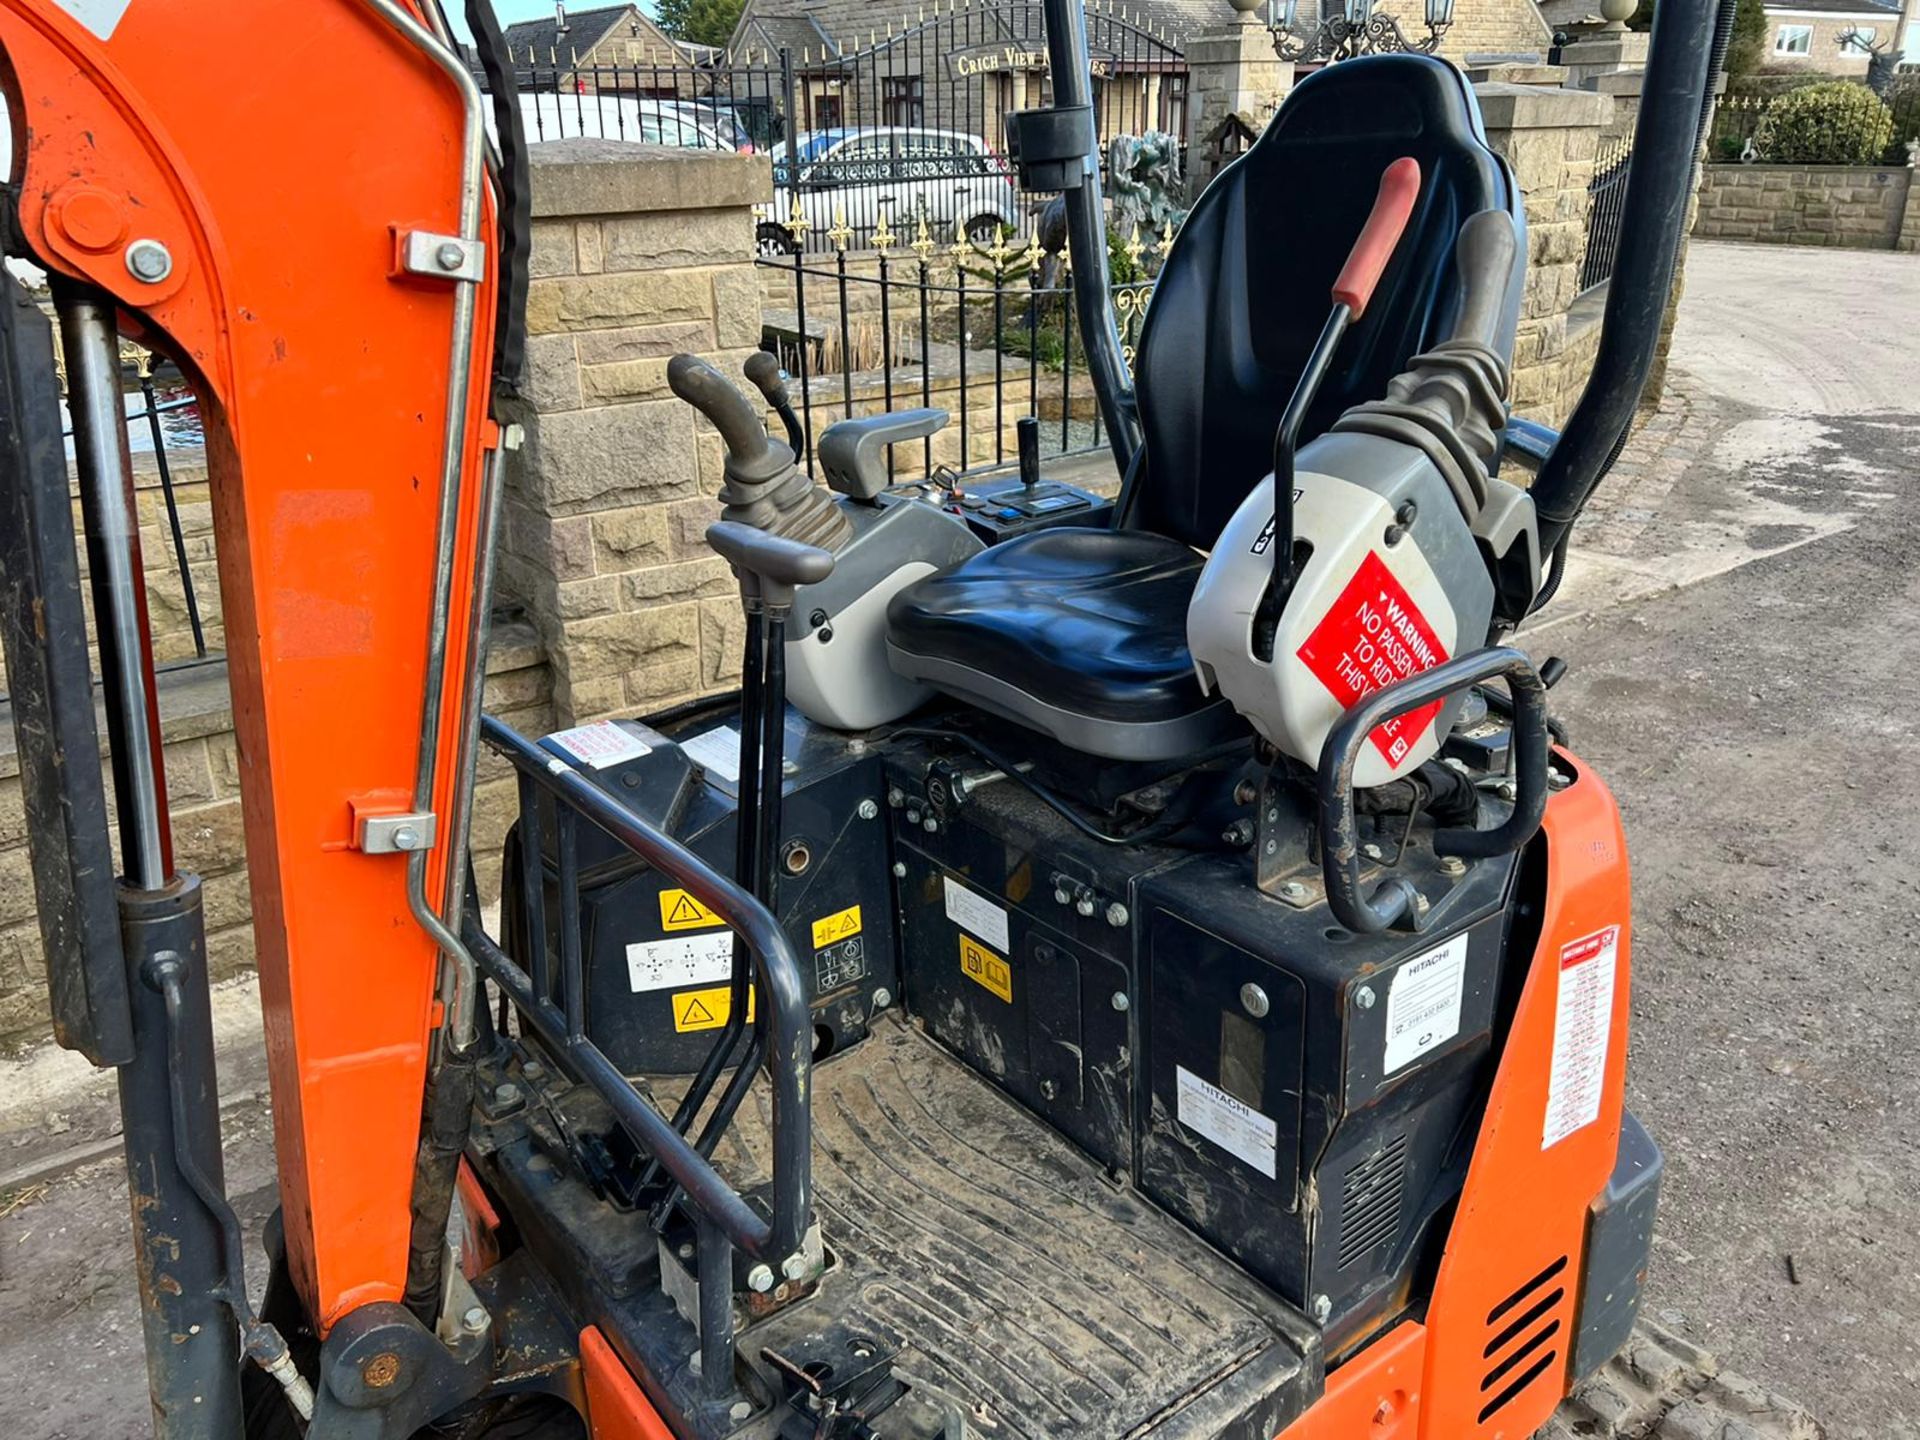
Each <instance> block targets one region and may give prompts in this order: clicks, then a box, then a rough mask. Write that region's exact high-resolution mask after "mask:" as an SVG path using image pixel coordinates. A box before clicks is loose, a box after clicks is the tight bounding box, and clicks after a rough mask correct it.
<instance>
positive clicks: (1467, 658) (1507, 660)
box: [1318, 646, 1548, 935]
mask: <svg viewBox="0 0 1920 1440" xmlns="http://www.w3.org/2000/svg"><path fill="white" fill-rule="evenodd" d="M1490 680H1505V681H1506V682H1507V689H1508V691H1509V692H1510V693H1511V694H1512V696H1513V746H1514V801H1513V813H1512V814H1511V815H1509V816H1508V817H1507V819H1506V820H1505V821H1504V822H1502V823H1501V824H1499V825H1497V826H1495V827H1494V828H1493V829H1491V830H1475V829H1472V828H1462V829H1449V830H1441V831H1438V832H1437V833H1436V834H1435V835H1434V837H1433V848H1434V852H1435V853H1436V854H1439V855H1457V856H1461V857H1466V858H1475V859H1479V858H1484V857H1486V856H1490V855H1506V854H1510V853H1512V852H1513V851H1515V850H1518V849H1519V848H1520V847H1521V846H1523V845H1525V844H1526V843H1527V842H1528V841H1529V840H1531V839H1532V838H1533V837H1534V834H1535V832H1537V831H1538V830H1539V829H1540V821H1541V819H1542V818H1543V817H1544V816H1545V815H1546V813H1547V750H1548V735H1547V687H1546V685H1545V683H1544V682H1542V680H1541V679H1540V676H1539V673H1538V672H1537V671H1535V670H1534V668H1533V662H1532V661H1531V660H1529V659H1528V658H1527V657H1526V656H1525V655H1524V654H1522V653H1521V652H1520V651H1518V650H1515V649H1512V648H1511V647H1508V646H1496V647H1493V648H1490V649H1486V650H1475V651H1473V652H1471V653H1470V654H1466V655H1461V656H1458V657H1457V658H1455V659H1452V660H1449V661H1447V662H1446V663H1444V664H1441V665H1436V666H1434V667H1433V668H1432V669H1431V670H1423V671H1421V672H1420V673H1419V674H1418V675H1411V676H1408V677H1407V678H1406V679H1405V680H1401V681H1399V682H1397V683H1395V684H1392V685H1388V686H1386V687H1385V688H1384V689H1380V690H1376V691H1374V692H1373V693H1372V694H1371V695H1369V696H1367V697H1366V698H1365V699H1363V700H1361V701H1360V702H1359V703H1358V704H1356V705H1355V706H1354V707H1353V708H1352V709H1351V710H1349V711H1347V713H1346V714H1345V715H1344V716H1343V717H1341V720H1340V723H1339V724H1337V725H1335V726H1334V727H1333V730H1332V732H1331V733H1330V734H1329V735H1328V736H1327V742H1326V744H1325V745H1323V746H1322V747H1321V749H1320V771H1319V776H1318V788H1319V799H1320V867H1321V873H1322V875H1323V876H1324V878H1325V880H1326V885H1327V904H1328V906H1329V907H1330V908H1331V909H1332V910H1333V913H1334V917H1335V918H1336V919H1338V920H1339V922H1340V923H1341V924H1342V925H1344V926H1346V927H1347V929H1349V930H1352V931H1354V932H1355V933H1356V934H1360V935H1378V934H1380V933H1382V932H1383V931H1386V930H1390V929H1392V928H1393V927H1394V926H1395V925H1404V926H1407V927H1409V928H1411V929H1415V930H1418V929H1419V928H1420V926H1421V924H1422V922H1423V919H1424V916H1423V908H1424V907H1422V906H1421V905H1420V904H1419V903H1418V896H1419V892H1418V891H1417V890H1416V889H1415V888H1414V885H1413V882H1412V881H1410V880H1406V879H1404V878H1402V877H1399V876H1395V877H1393V878H1391V879H1389V880H1387V881H1386V882H1385V883H1384V884H1382V885H1381V886H1380V888H1379V889H1377V890H1376V891H1374V893H1373V894H1372V895H1371V896H1364V895H1362V894H1361V893H1360V833H1359V821H1358V819H1357V818H1356V816H1355V813H1354V804H1353V775H1354V771H1355V769H1356V768H1357V767H1358V766H1359V764H1360V757H1361V755H1362V754H1363V753H1364V747H1365V746H1366V744H1367V743H1368V740H1369V739H1370V737H1371V736H1372V735H1373V732H1374V731H1375V730H1377V729H1379V728H1380V726H1381V725H1383V724H1385V723H1386V722H1387V721H1389V720H1391V719H1393V718H1394V717H1395V716H1398V715H1405V714H1406V713H1407V712H1408V711H1410V710H1418V709H1419V708H1420V707H1421V706H1422V705H1431V704H1432V703H1433V702H1434V701H1436V700H1443V699H1445V698H1446V697H1447V696H1449V695H1453V694H1457V693H1458V692H1460V691H1462V690H1465V689H1467V688H1468V687H1469V686H1473V685H1484V684H1485V683H1487V682H1488V681H1490Z"/></svg>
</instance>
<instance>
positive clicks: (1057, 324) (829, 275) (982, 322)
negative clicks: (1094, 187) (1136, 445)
mask: <svg viewBox="0 0 1920 1440" xmlns="http://www.w3.org/2000/svg"><path fill="white" fill-rule="evenodd" d="M788 228H789V230H790V231H791V233H792V238H793V242H794V243H793V244H792V246H791V253H788V254H785V255H782V256H778V257H773V258H768V257H763V258H762V259H761V261H760V265H761V267H762V270H763V272H764V273H765V274H766V275H767V276H768V277H769V279H770V280H774V281H777V282H781V283H783V284H784V286H785V287H788V289H790V293H791V297H792V306H791V308H788V307H787V306H786V305H785V304H784V303H783V301H784V300H785V298H786V297H785V295H784V294H780V293H776V294H775V295H774V296H773V297H772V298H770V300H769V303H768V305H767V307H766V309H765V311H764V312H763V317H762V324H763V332H762V333H763V340H762V343H763V345H764V346H765V347H766V348H767V349H769V350H771V351H773V352H774V354H776V355H777V356H778V357H779V359H780V362H781V364H782V366H783V367H784V368H785V369H786V370H787V371H788V372H789V373H790V374H791V375H792V376H793V377H794V381H795V384H794V387H793V388H794V389H796V390H797V391H798V394H799V400H800V410H801V417H802V421H803V423H804V426H805V429H806V432H807V436H808V439H809V449H810V451H811V442H812V441H813V440H814V439H817V437H818V434H819V432H820V430H821V428H823V427H824V426H827V425H831V424H832V423H833V422H834V421H836V420H841V419H850V418H852V417H854V416H857V415H869V414H877V413H880V412H881V411H884V410H892V409H895V408H896V407H898V406H900V405H920V406H938V407H940V408H943V409H946V410H948V411H949V412H951V413H952V415H953V420H952V423H951V425H950V427H949V429H950V431H951V434H952V440H950V441H949V440H942V439H937V438H928V439H926V440H924V441H922V442H921V452H920V456H919V459H920V467H919V470H918V474H931V473H933V472H934V471H935V470H936V469H939V468H945V469H950V470H952V471H954V472H955V473H957V474H961V475H964V474H966V473H967V472H969V471H972V470H981V469H991V468H995V467H999V466H1003V465H1005V464H1007V463H1009V462H1010V461H1011V460H1012V458H1013V425H1014V422H1015V421H1017V420H1019V419H1020V418H1022V417H1024V416H1027V415H1033V416H1036V417H1038V418H1039V419H1040V420H1041V422H1042V426H1041V434H1042V454H1043V456H1062V455H1078V454H1082V453H1092V452H1096V451H1099V450H1101V449H1103V448H1104V446H1105V443H1106V442H1105V438H1104V435H1103V433H1102V422H1101V418H1100V409H1099V405H1098V403H1097V401H1096V399H1095V396H1094V393H1093V388H1092V383H1091V381H1090V380H1089V378H1088V376H1087V370H1086V360H1085V354H1084V351H1083V349H1082V346H1081V341H1080V337H1079V336H1078V335H1077V334H1076V333H1075V312H1074V293H1075V291H1074V287H1075V284H1076V281H1075V279H1074V275H1073V271H1072V267H1071V264H1070V262H1069V259H1068V256H1067V254H1066V251H1065V248H1064V235H1060V234H1056V235H1053V236H1052V237H1048V236H1047V234H1046V230H1047V227H1046V226H1044V225H1040V226H1036V227H1035V228H1034V229H1032V230H1030V231H1028V232H1027V234H1026V235H1025V237H1024V238H1022V237H1020V236H1017V235H1013V234H1009V233H1007V232H1005V231H1001V232H999V233H997V234H995V235H994V236H993V237H992V238H991V240H990V241H988V242H987V243H984V244H983V243H980V242H979V241H976V240H975V239H974V238H973V237H971V236H969V235H968V234H967V232H966V230H965V227H963V226H956V227H955V229H954V232H953V233H952V234H951V235H950V236H939V235H937V234H936V233H935V231H934V229H933V227H932V226H931V225H929V224H928V223H926V222H925V221H924V220H921V221H918V222H916V223H915V224H914V226H913V228H912V230H911V232H910V233H909V234H908V235H897V234H895V233H894V232H893V230H892V229H891V228H890V227H888V226H885V225H883V226H882V227H881V228H880V229H879V230H878V231H877V232H875V233H874V235H872V236H871V237H870V238H871V240H872V244H873V248H872V249H871V250H870V251H869V252H867V253H865V254H856V253H854V252H853V251H852V249H851V242H852V240H853V231H852V227H851V226H848V225H840V226H836V228H835V229H834V230H833V231H830V232H829V234H828V237H827V239H828V243H829V244H830V245H831V246H832V247H833V253H832V258H831V260H826V259H819V258H815V256H814V255H813V253H812V251H811V249H810V247H808V246H807V245H805V244H804V243H803V242H804V240H805V238H806V235H807V232H808V230H809V228H810V227H809V226H808V223H807V221H806V219H805V217H804V216H796V217H793V218H791V219H790V220H789V222H788ZM1049 238H1051V246H1050V244H1049ZM1172 242H1173V236H1172V232H1171V229H1170V228H1169V229H1164V230H1163V231H1162V233H1161V234H1159V235H1157V236H1142V235H1141V234H1139V233H1138V232H1137V231H1132V232H1130V233H1129V234H1128V236H1127V237H1126V238H1125V239H1121V238H1119V237H1115V238H1114V252H1115V253H1114V260H1115V264H1116V274H1117V276H1118V277H1119V278H1117V279H1116V281H1115V282H1114V284H1113V286H1112V289H1111V297H1112V303H1113V307H1114V311H1115V313H1116V316H1117V318H1118V321H1119V325H1120V332H1121V340H1122V353H1123V355H1124V356H1125V358H1126V359H1127V360H1128V361H1129V362H1130V361H1131V360H1132V358H1133V347H1134V344H1135V342H1136V341H1137V340H1138V338H1139V333H1140V328H1141V326H1142V324H1143V323H1144V321H1145V317H1146V310H1147V305H1148V302H1149V300H1150V299H1151V298H1152V295H1153V289H1154V286H1155V283H1156V281H1157V277H1158V273H1159V269H1160V266H1161V265H1162V264H1163V263H1164V261H1165V258H1166V254H1167V252H1168V250H1170V249H1171V247H1172ZM955 442H957V455H956V453H955V451H954V448H953V446H954V443H955ZM811 458H812V457H811V453H809V456H808V459H809V460H811ZM893 463H894V464H896V465H900V466H905V465H907V464H909V463H910V461H909V456H908V455H907V454H904V453H900V452H896V453H895V455H894V457H893ZM896 478H902V479H912V478H918V475H916V474H914V473H911V472H909V473H905V474H901V473H899V472H896Z"/></svg>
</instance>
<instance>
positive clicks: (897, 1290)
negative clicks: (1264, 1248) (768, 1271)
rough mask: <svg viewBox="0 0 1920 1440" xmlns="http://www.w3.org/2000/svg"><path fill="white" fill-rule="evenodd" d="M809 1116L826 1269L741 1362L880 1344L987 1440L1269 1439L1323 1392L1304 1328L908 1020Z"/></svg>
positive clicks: (835, 1063) (750, 1145) (750, 1168)
mask: <svg viewBox="0 0 1920 1440" xmlns="http://www.w3.org/2000/svg"><path fill="white" fill-rule="evenodd" d="M813 1115H814V1179H815V1186H816V1189H817V1204H818V1213H819V1216H820V1220H821V1225H822V1228H823V1231H824V1234H825V1239H826V1244H827V1247H828V1250H829V1252H830V1254H831V1257H832V1260H833V1266H832V1268H831V1269H830V1270H829V1272H828V1275H827V1277H826V1279H825V1280H824V1282H823V1283H822V1286H821V1290H820V1293H819V1294H818V1295H817V1296H815V1297H814V1298H813V1299H812V1300H809V1301H807V1302H804V1303H802V1304H800V1305H797V1306H793V1307H790V1308H789V1309H787V1310H786V1311H783V1312H781V1313H779V1314H777V1315H775V1316H773V1317H771V1318H769V1319H768V1320H765V1321H763V1322H761V1323H760V1324H758V1325H756V1326H754V1327H752V1328H751V1329H750V1330H748V1331H747V1332H745V1333H744V1334H743V1335H742V1337H741V1339H742V1345H743V1348H745V1349H748V1350H749V1351H757V1350H759V1349H761V1348H771V1349H774V1350H780V1351H785V1350H786V1349H788V1348H789V1347H795V1348H804V1347H805V1346H806V1344H807V1341H808V1337H810V1336H817V1335H819V1334H820V1333H822V1332H824V1331H827V1330H829V1329H836V1328H837V1329H841V1330H844V1331H846V1332H851V1333H854V1334H857V1335H865V1336H870V1337H872V1338H873V1339H874V1340H876V1341H877V1342H879V1343H880V1344H881V1345H882V1346H885V1347H888V1348H897V1349H898V1350H899V1352H900V1353H899V1356H898V1359H897V1361H896V1364H895V1372H896V1374H898V1375H899V1376H900V1377H901V1378H903V1379H907V1380H909V1381H911V1382H912V1384H913V1385H914V1387H915V1390H916V1393H917V1396H918V1398H919V1399H920V1400H921V1401H922V1402H926V1401H937V1402H938V1404H939V1405H940V1408H941V1409H943V1410H944V1411H945V1412H946V1413H947V1414H948V1415H949V1416H951V1415H954V1414H955V1413H956V1412H957V1413H958V1414H960V1415H963V1416H964V1417H965V1418H966V1421H967V1426H968V1429H969V1431H970V1433H972V1434H976V1435H979V1436H982V1437H987V1436H991V1437H995V1440H1002V1437H1004V1440H1105V1437H1112V1440H1120V1437H1132V1436H1146V1435H1152V1436H1156V1437H1163V1440H1172V1437H1182V1436H1187V1435H1193V1436H1202V1435H1204V1436H1208V1437H1213V1436H1235V1435H1246V1436H1249V1437H1256V1436H1257V1437H1259V1440H1268V1437H1271V1436H1272V1435H1274V1434H1276V1433H1277V1432H1278V1431H1279V1429H1280V1428H1281V1427H1282V1426H1283V1425H1284V1424H1285V1423H1286V1422H1287V1421H1288V1420H1290V1419H1291V1418H1293V1417H1294V1416H1295V1415H1296V1414H1298V1413H1299V1411H1300V1410H1301V1409H1302V1408H1303V1407H1304V1405H1305V1403H1306V1402H1307V1401H1308V1400H1310V1399H1311V1398H1312V1392H1315V1391H1317V1389H1318V1383H1317V1382H1318V1371H1319V1364H1318V1359H1317V1356H1315V1357H1314V1358H1312V1359H1311V1360H1310V1359H1307V1358H1303V1357H1306V1356H1309V1355H1312V1351H1313V1346H1314V1345H1315V1343H1316V1337H1315V1335H1314V1333H1313V1332H1312V1330H1311V1329H1310V1327H1308V1326H1306V1325H1305V1323H1304V1321H1303V1320H1302V1319H1301V1318H1300V1317H1299V1316H1298V1315H1297V1314H1296V1313H1295V1312H1292V1311H1291V1310H1289V1309H1288V1308H1287V1307H1285V1306H1284V1305H1282V1304H1281V1303H1280V1302H1279V1301H1278V1300H1277V1299H1276V1298H1274V1297H1273V1296H1272V1295H1271V1294H1269V1293H1268V1292H1267V1291H1266V1290H1264V1289H1263V1288H1262V1287H1260V1286H1259V1285H1257V1284H1256V1283H1255V1282H1253V1281H1252V1280H1250V1279H1248V1278H1247V1277H1246V1276H1245V1275H1244V1274H1243V1273H1242V1272H1241V1271H1240V1270H1239V1269H1238V1268H1237V1267H1235V1266H1234V1265H1233V1264H1232V1263H1231V1262H1229V1261H1228V1260H1226V1259H1225V1258H1223V1257H1222V1256H1220V1255H1219V1254H1218V1253H1216V1252H1215V1251H1214V1250H1212V1249H1211V1248H1209V1247H1208V1246H1207V1245H1206V1244H1205V1243H1204V1242H1202V1241H1201V1240H1199V1239H1198V1238H1197V1237H1195V1236H1194V1235H1193V1234H1192V1233H1191V1232H1190V1231H1188V1230H1187V1229H1186V1228H1185V1227H1184V1226H1182V1225H1181V1224H1180V1223H1179V1222H1177V1221H1175V1220H1173V1219H1172V1218H1170V1217H1169V1216H1167V1215H1165V1214H1163V1213H1162V1212H1160V1211H1159V1210H1156V1209H1155V1208H1154V1207H1152V1206H1151V1205H1149V1204H1148V1203H1147V1202H1146V1201H1144V1200H1143V1199H1141V1198H1140V1197H1139V1196H1137V1195H1136V1194H1134V1193H1133V1192H1132V1191H1131V1190H1130V1189H1127V1188H1124V1187H1121V1186H1117V1185H1116V1184H1114V1183H1113V1182H1112V1181H1110V1180H1109V1179H1108V1178H1107V1176H1106V1174H1105V1173H1104V1172H1103V1171H1102V1169H1101V1168H1100V1167H1099V1166H1098V1165H1097V1164H1095V1163H1094V1162H1093V1161H1092V1160H1091V1159H1089V1158H1088V1157H1087V1156H1085V1155H1084V1154H1082V1153H1081V1152H1080V1151H1079V1150H1077V1149H1075V1148H1074V1147H1073V1146H1072V1145H1070V1144H1068V1143H1067V1142H1066V1141H1065V1140H1063V1139H1061V1138H1060V1137H1059V1136H1058V1135H1057V1134H1055V1132H1054V1131H1052V1130H1051V1129H1049V1128H1047V1127H1046V1126H1045V1125H1043V1124H1042V1123H1041V1122H1040V1121H1039V1120H1037V1119H1036V1118H1035V1117H1034V1116H1032V1115H1030V1114H1028V1113H1027V1112H1026V1111H1025V1110H1023V1109H1021V1108H1020V1107H1019V1106H1018V1105H1016V1104H1014V1103H1013V1102H1012V1101H1011V1100H1009V1099H1008V1098H1007V1097H1006V1096H1004V1095H1003V1094H1001V1093H1000V1092H999V1091H998V1090H996V1089H994V1088H993V1087H992V1086H991V1085H990V1084H988V1083H987V1082H986V1081H985V1080H984V1079H982V1078H981V1077H980V1076H978V1075H977V1074H975V1073H974V1072H973V1071H972V1070H970V1069H968V1068H967V1067H966V1066H964V1065H962V1064H961V1063H960V1062H959V1061H957V1060H955V1059H954V1058H953V1057H952V1056H950V1055H948V1054H947V1053H946V1052H945V1051H943V1050H941V1049H940V1048H939V1047H938V1046H937V1045H935V1044H934V1043H933V1042H932V1041H930V1040H928V1039H926V1038H925V1037H924V1036H922V1035H921V1034H920V1033H918V1031H916V1030H915V1029H913V1028H911V1027H910V1026H909V1025H907V1024H905V1023H903V1022H901V1021H900V1020H898V1019H887V1020H883V1021H882V1022H880V1023H879V1024H878V1025H877V1026H876V1028H875V1031H874V1033H873V1035H872V1036H871V1037H870V1038H869V1039H868V1040H867V1041H866V1042H865V1043H863V1044H861V1045H859V1046H856V1047H855V1048H854V1049H852V1050H850V1051H848V1052H846V1053H845V1054H843V1055H840V1056H837V1057H835V1058H833V1059H831V1060H828V1061H826V1062H824V1063H822V1064H821V1065H819V1066H817V1067H816V1068H815V1071H814V1102H813ZM765 1125H766V1117H765V1113H764V1102H763V1104H762V1108H761V1110H760V1111H759V1112H758V1114H757V1116H756V1113H755V1109H754V1107H752V1106H748V1107H744V1108H743V1114H742V1115H741V1117H740V1123H739V1124H737V1125H736V1126H735V1127H734V1130H733V1132H732V1134H731V1135H730V1136H729V1138H728V1140H727V1141H726V1142H725V1143H724V1144H723V1146H722V1151H721V1155H720V1157H719V1159H720V1161H721V1165H722V1169H723V1170H730V1171H731V1172H732V1174H733V1176H734V1177H735V1178H736V1182H738V1181H750V1180H752V1179H757V1178H758V1176H759V1174H760V1173H762V1166H763V1162H764V1157H765V1153H766V1144H765V1136H766V1129H765ZM916 1408H917V1407H916ZM948 1428H949V1433H950V1434H951V1433H954V1431H953V1429H952V1426H951V1423H950V1422H949V1427H948ZM879 1429H880V1432H881V1433H882V1434H883V1435H891V1434H892V1433H893V1429H892V1427H890V1426H889V1425H887V1424H886V1423H884V1422H882V1423H881V1424H880V1426H879ZM908 1433H911V1432H910V1431H909V1432H908Z"/></svg>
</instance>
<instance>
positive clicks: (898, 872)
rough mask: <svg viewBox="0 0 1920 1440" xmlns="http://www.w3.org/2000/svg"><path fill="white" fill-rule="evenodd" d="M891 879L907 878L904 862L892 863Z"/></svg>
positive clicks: (905, 863)
mask: <svg viewBox="0 0 1920 1440" xmlns="http://www.w3.org/2000/svg"><path fill="white" fill-rule="evenodd" d="M893 878H894V879H896V880H904V879H906V878H907V862H906V861H904V860H896V861H894V862H893Z"/></svg>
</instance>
